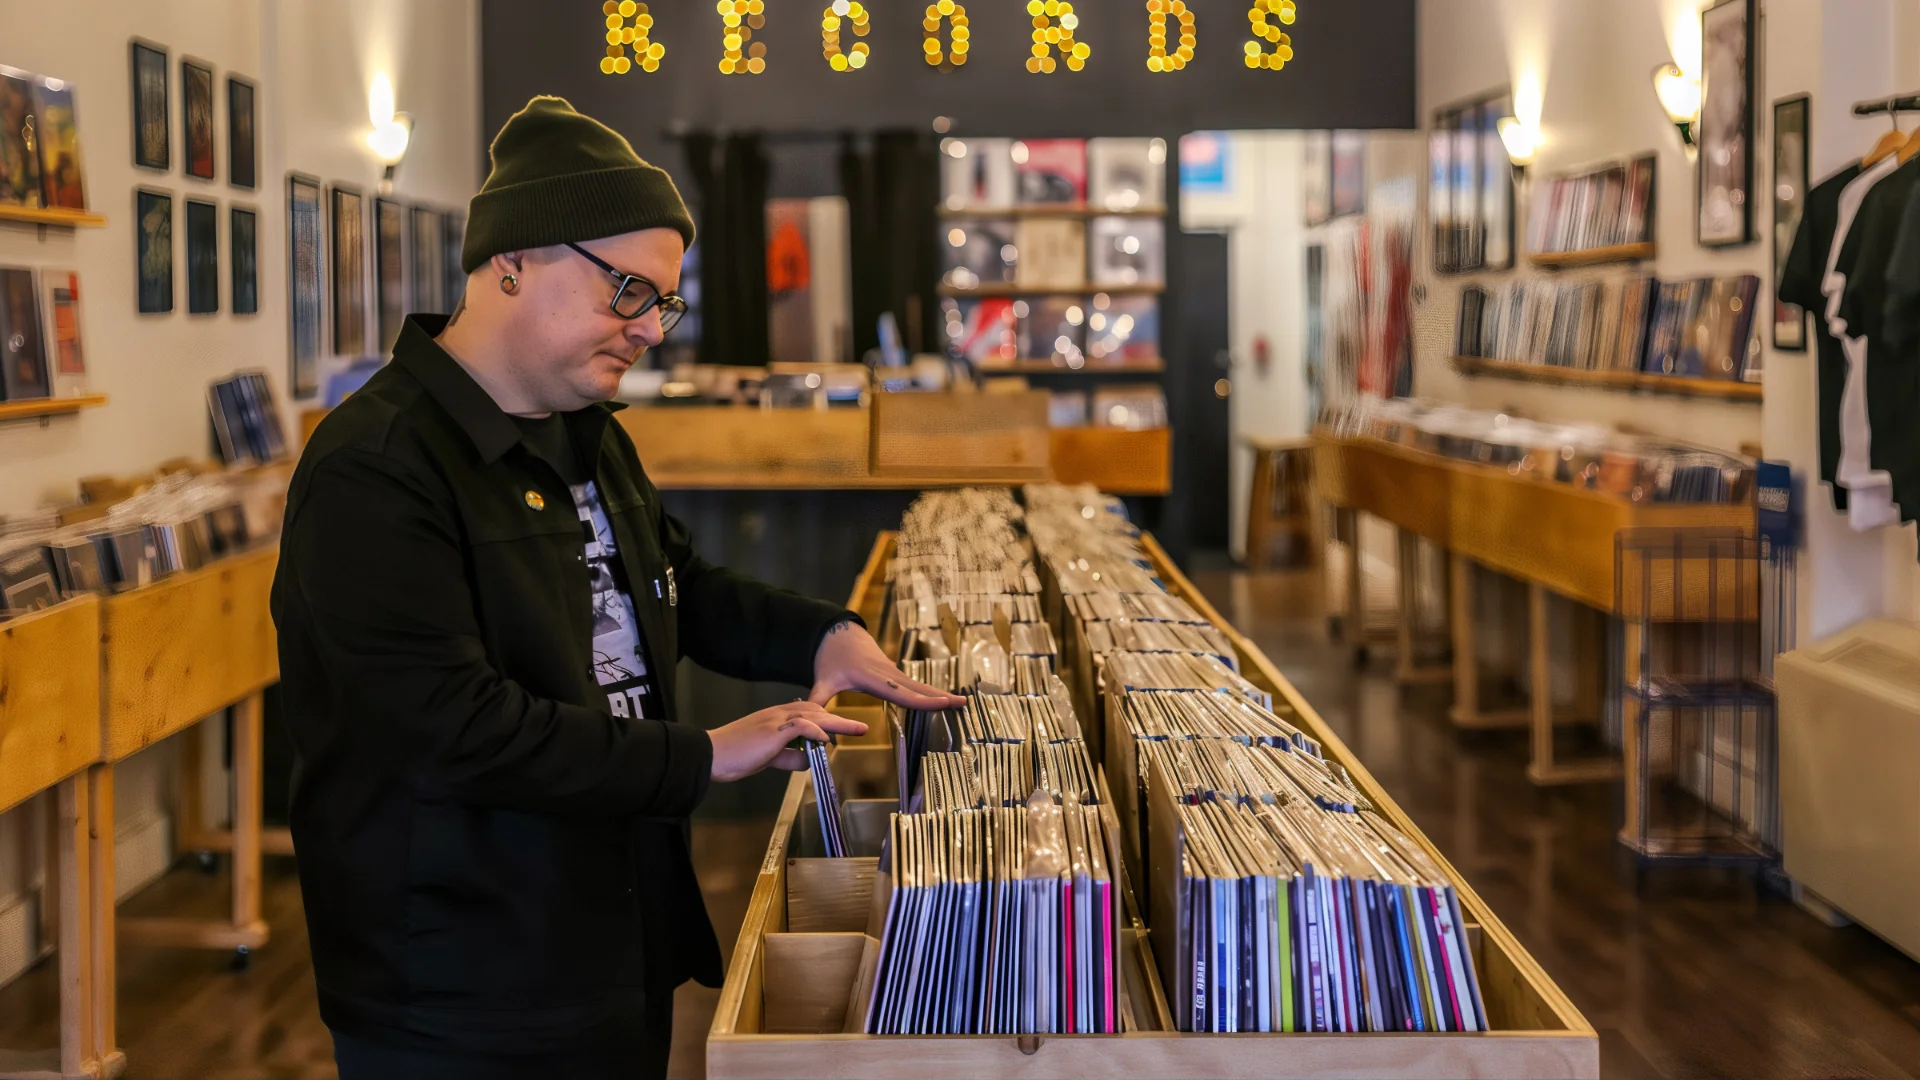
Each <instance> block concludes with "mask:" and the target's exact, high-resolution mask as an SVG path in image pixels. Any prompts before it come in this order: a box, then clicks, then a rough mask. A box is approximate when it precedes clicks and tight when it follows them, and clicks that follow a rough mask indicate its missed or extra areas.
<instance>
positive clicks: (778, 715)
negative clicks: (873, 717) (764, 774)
mask: <svg viewBox="0 0 1920 1080" xmlns="http://www.w3.org/2000/svg"><path fill="white" fill-rule="evenodd" d="M829 733H832V734H835V735H865V734H866V733H867V725H865V724H863V723H861V722H860V721H858V720H848V719H847V718H846V717H843V716H835V715H833V714H832V713H830V712H828V711H827V710H825V709H823V708H821V707H820V706H818V705H815V704H813V703H812V702H810V701H796V702H793V703H792V704H790V705H776V706H774V707H773V708H771V709H761V710H760V711H759V712H757V713H753V714H752V715H750V716H743V717H741V718H740V719H738V720H735V721H734V722H733V723H731V724H726V725H724V726H722V727H717V728H714V729H713V730H712V731H709V732H708V733H707V734H708V736H709V737H710V738H712V739H713V778H714V779H715V780H716V781H720V782H729V781H733V780H744V779H746V778H747V777H749V776H752V775H753V774H754V773H757V772H759V771H760V770H762V769H764V768H766V767H767V766H769V765H771V766H773V767H774V768H776V769H785V770H787V771H788V772H794V771H796V770H799V769H804V768H806V767H807V755H806V751H804V750H793V749H788V747H787V744H788V743H790V742H792V741H793V740H794V739H796V738H802V739H811V740H813V741H814V742H826V741H827V735H828V734H829Z"/></svg>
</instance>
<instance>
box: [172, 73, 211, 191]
mask: <svg viewBox="0 0 1920 1080" xmlns="http://www.w3.org/2000/svg"><path fill="white" fill-rule="evenodd" d="M180 121H181V130H183V131H185V132H186V146H187V175H188V176H192V177H195V178H197V179H201V180H211V179H213V69H212V68H211V67H208V66H207V65H205V64H202V63H200V62H199V61H197V60H187V59H182V60H181V61H180Z"/></svg>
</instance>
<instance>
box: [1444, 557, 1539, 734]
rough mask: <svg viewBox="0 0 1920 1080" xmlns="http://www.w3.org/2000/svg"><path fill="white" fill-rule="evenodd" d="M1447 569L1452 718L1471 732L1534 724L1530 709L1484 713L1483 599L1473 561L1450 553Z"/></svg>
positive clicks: (1454, 722) (1459, 726) (1449, 712)
mask: <svg viewBox="0 0 1920 1080" xmlns="http://www.w3.org/2000/svg"><path fill="white" fill-rule="evenodd" d="M1447 570H1448V575H1447V576H1448V578H1449V579H1450V585H1449V587H1448V596H1447V604H1448V607H1449V608H1450V609H1451V615H1450V616H1449V618H1448V621H1449V623H1451V628H1452V632H1453V708H1452V709H1451V710H1449V711H1448V713H1447V717H1448V719H1450V720H1452V721H1453V724H1454V726H1455V727H1458V728H1462V729H1464V730H1468V731H1485V730H1489V729H1503V728H1504V729H1510V728H1521V727H1526V726H1527V724H1529V723H1530V722H1531V721H1532V714H1531V713H1530V712H1529V711H1528V710H1526V709H1502V710H1499V711H1496V712H1481V711H1480V636H1479V610H1480V597H1479V592H1478V591H1477V590H1476V589H1475V587H1474V578H1473V571H1474V566H1473V560H1471V559H1469V558H1467V557H1465V556H1463V555H1457V554H1452V553H1449V554H1448V555H1447Z"/></svg>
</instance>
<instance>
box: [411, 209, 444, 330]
mask: <svg viewBox="0 0 1920 1080" xmlns="http://www.w3.org/2000/svg"><path fill="white" fill-rule="evenodd" d="M410 220H411V230H410V232H411V235H409V236H408V238H407V243H408V245H409V246H411V247H412V248H413V263H412V264H411V265H410V266H409V267H408V271H409V272H408V275H407V282H408V300H407V303H408V305H409V306H410V307H412V308H413V310H415V311H424V312H433V313H436V314H438V313H444V312H445V311H446V310H447V309H446V308H445V307H444V306H442V305H441V302H440V298H441V297H442V296H444V295H445V291H444V289H445V285H446V281H445V278H446V275H444V274H442V273H441V272H440V215H439V214H437V213H435V212H434V211H432V210H429V209H427V208H426V207H424V206H416V207H414V208H413V216H412V218H411V219H410Z"/></svg>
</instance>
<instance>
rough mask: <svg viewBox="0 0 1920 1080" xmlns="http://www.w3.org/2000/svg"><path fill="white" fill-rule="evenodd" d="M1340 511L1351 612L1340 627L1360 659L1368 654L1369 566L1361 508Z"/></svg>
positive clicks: (1341, 622) (1348, 609) (1348, 604)
mask: <svg viewBox="0 0 1920 1080" xmlns="http://www.w3.org/2000/svg"><path fill="white" fill-rule="evenodd" d="M1340 514H1341V517H1342V519H1343V522H1342V524H1344V525H1345V532H1346V534H1347V613H1346V615H1345V616H1344V617H1342V619H1341V621H1340V630H1341V636H1343V637H1344V638H1345V639H1346V644H1347V645H1348V646H1349V647H1351V648H1352V649H1353V653H1354V658H1355V659H1356V660H1358V659H1364V658H1365V656H1366V650H1367V589H1366V568H1365V567H1364V566H1363V565H1362V564H1361V558H1360V512H1359V511H1358V510H1353V509H1345V510H1342V511H1340Z"/></svg>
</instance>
